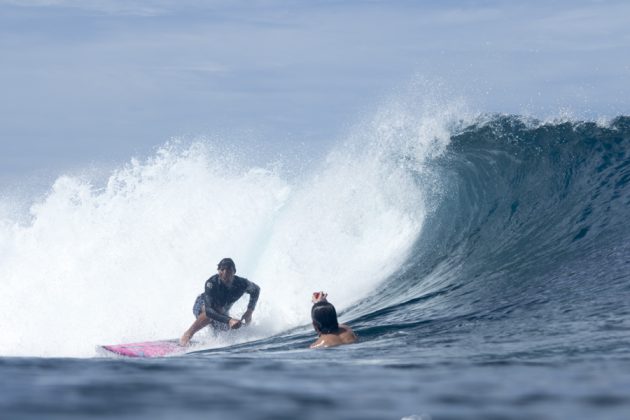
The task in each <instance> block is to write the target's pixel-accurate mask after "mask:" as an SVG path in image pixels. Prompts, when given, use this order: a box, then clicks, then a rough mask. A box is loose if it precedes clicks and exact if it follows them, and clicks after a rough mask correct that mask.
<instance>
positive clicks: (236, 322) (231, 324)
mask: <svg viewBox="0 0 630 420" xmlns="http://www.w3.org/2000/svg"><path fill="white" fill-rule="evenodd" d="M242 325H243V323H242V322H241V321H239V320H238V319H234V318H230V320H229V321H228V326H229V327H230V329H231V330H237V329H239V328H241V326H242Z"/></svg>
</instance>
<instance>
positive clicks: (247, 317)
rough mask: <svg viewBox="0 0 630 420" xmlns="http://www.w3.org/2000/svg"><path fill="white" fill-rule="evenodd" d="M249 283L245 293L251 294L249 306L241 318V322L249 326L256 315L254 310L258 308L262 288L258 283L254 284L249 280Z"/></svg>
mask: <svg viewBox="0 0 630 420" xmlns="http://www.w3.org/2000/svg"><path fill="white" fill-rule="evenodd" d="M246 281H247V288H246V289H245V293H248V294H249V304H248V305H247V310H246V311H245V313H244V314H243V316H242V317H241V321H243V322H245V323H246V324H249V323H250V322H252V314H253V313H254V309H255V308H256V302H258V296H259V295H260V287H258V285H257V284H256V283H253V282H251V281H249V280H246Z"/></svg>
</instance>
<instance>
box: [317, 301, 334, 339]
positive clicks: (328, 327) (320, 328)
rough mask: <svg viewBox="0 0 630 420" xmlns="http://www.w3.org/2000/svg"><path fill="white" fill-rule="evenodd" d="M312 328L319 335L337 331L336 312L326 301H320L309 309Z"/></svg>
mask: <svg viewBox="0 0 630 420" xmlns="http://www.w3.org/2000/svg"><path fill="white" fill-rule="evenodd" d="M311 319H312V320H313V328H315V331H317V332H318V333H320V334H331V333H334V332H336V331H337V330H338V329H339V322H338V321H337V311H336V310H335V307H334V306H333V305H332V304H331V303H330V302H326V301H320V302H317V303H315V304H314V305H313V307H312V308H311Z"/></svg>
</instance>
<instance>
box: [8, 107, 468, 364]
mask: <svg viewBox="0 0 630 420" xmlns="http://www.w3.org/2000/svg"><path fill="white" fill-rule="evenodd" d="M431 109H433V108H431V107H428V106H424V107H420V108H418V107H410V106H408V104H402V103H396V102H395V101H392V102H390V103H388V105H387V106H386V107H383V110H382V111H381V112H379V113H377V116H376V117H374V118H371V119H369V120H368V121H366V122H365V123H363V124H358V127H357V128H356V129H355V130H354V131H353V134H352V135H350V136H349V140H347V141H345V142H343V143H342V144H340V145H339V146H338V147H337V148H335V149H334V150H333V151H332V152H331V153H330V154H329V155H328V157H327V159H326V160H325V162H323V163H322V165H321V166H320V167H319V168H318V169H316V170H314V171H313V173H311V174H308V175H304V176H303V177H302V178H300V179H288V177H286V176H283V175H282V174H281V173H280V172H279V171H276V170H270V169H264V168H257V167H249V168H248V167H243V166H242V165H240V164H239V158H238V156H235V155H231V157H226V156H225V154H223V153H221V150H220V147H219V146H217V145H216V144H214V145H213V144H208V143H204V142H196V143H193V144H191V145H188V146H186V147H183V146H179V147H178V146H177V145H171V144H169V145H166V146H164V147H162V148H161V149H160V150H159V151H158V152H157V153H156V154H155V156H154V157H152V158H150V159H147V160H146V161H142V162H141V161H137V160H132V161H131V162H130V163H129V164H127V165H125V166H124V167H122V168H119V169H117V170H115V171H113V172H112V173H111V174H110V175H109V176H108V177H107V180H106V182H101V183H99V181H98V180H94V179H89V178H87V177H82V176H76V175H73V176H69V175H66V176H61V177H59V178H58V179H57V180H56V181H55V182H54V184H53V185H52V187H51V189H50V191H49V192H48V193H47V195H46V196H45V197H41V198H39V199H35V203H34V204H33V205H32V206H31V209H30V215H29V217H28V218H25V217H24V215H21V214H13V215H11V214H10V213H11V212H10V211H8V210H6V211H4V214H3V215H2V220H0V240H1V242H0V244H1V245H0V279H1V280H0V281H1V285H2V293H0V329H1V330H2V334H1V335H0V355H3V356H9V355H11V356H92V355H94V346H95V345H97V344H111V343H120V342H131V341H141V340H153V339H162V338H173V337H178V336H180V335H181V333H182V332H183V331H184V330H185V329H186V328H187V327H188V325H189V324H190V323H191V322H192V320H193V317H192V313H191V306H192V303H193V301H194V298H195V297H196V295H197V294H198V293H200V292H201V291H202V288H203V283H204V281H205V279H206V278H207V277H209V276H210V275H212V274H213V272H214V270H215V267H216V262H217V261H218V260H219V259H221V258H222V257H226V256H231V257H233V258H234V259H235V261H236V264H237V269H238V274H240V275H243V276H245V277H248V278H250V279H251V280H253V281H255V282H256V283H258V284H259V285H260V286H261V288H262V294H261V297H260V301H259V306H258V308H257V310H256V312H255V315H254V324H255V328H253V329H252V330H251V331H253V332H248V333H247V334H245V335H243V336H242V337H241V339H251V338H256V337H263V336H267V335H270V334H274V333H278V332H281V331H282V330H284V329H287V328H290V327H294V326H297V325H300V324H306V323H307V322H308V320H309V309H310V303H309V299H310V294H311V292H312V291H316V290H326V291H327V292H328V293H329V298H330V300H331V301H332V302H333V303H335V304H336V305H337V306H338V307H339V308H341V309H342V308H344V307H347V306H348V305H351V304H352V303H353V302H355V301H357V300H358V299H360V298H362V297H365V296H366V295H368V294H369V293H371V292H372V291H373V290H374V289H375V288H376V287H377V286H378V284H379V283H380V282H382V281H383V280H384V279H385V278H386V277H388V276H390V275H392V274H393V273H394V272H395V270H397V268H398V266H399V264H401V263H403V262H404V260H405V258H406V257H407V253H408V252H409V250H410V249H411V247H412V244H413V243H414V241H415V240H416V238H417V236H418V235H419V233H420V231H421V228H422V223H423V220H424V216H425V212H426V208H425V202H424V198H423V191H424V188H425V187H426V186H423V185H418V182H417V175H418V173H420V172H422V168H423V163H424V162H425V161H426V159H429V158H431V157H433V156H435V154H437V153H441V151H442V150H443V149H444V147H445V146H446V144H447V143H448V138H449V135H448V134H449V132H448V126H449V124H451V122H452V121H453V116H454V115H456V114H457V112H455V111H453V109H451V108H449V107H445V106H439V107H436V108H435V109H439V110H440V112H433V111H431ZM13 207H15V206H13ZM13 207H12V206H10V205H8V204H6V205H2V206H1V208H3V209H10V208H13ZM15 208H19V206H17V207H15ZM7 213H9V214H7ZM25 219H28V221H27V222H24V220H25ZM246 300H247V299H243V300H242V301H241V302H239V303H238V304H237V305H235V307H234V308H233V313H234V314H235V315H236V314H240V312H241V311H242V310H243V309H244V305H245V303H246ZM201 337H205V336H203V335H202V336H201ZM243 337H244V338H243ZM225 344H226V343H225V340H221V341H216V342H214V343H212V342H211V343H210V344H209V345H210V346H216V345H225Z"/></svg>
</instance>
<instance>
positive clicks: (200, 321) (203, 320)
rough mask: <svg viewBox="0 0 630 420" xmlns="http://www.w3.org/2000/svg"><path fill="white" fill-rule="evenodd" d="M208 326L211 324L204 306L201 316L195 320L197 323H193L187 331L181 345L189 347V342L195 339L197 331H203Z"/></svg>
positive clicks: (180, 342) (181, 339)
mask: <svg viewBox="0 0 630 420" xmlns="http://www.w3.org/2000/svg"><path fill="white" fill-rule="evenodd" d="M208 324H210V320H209V319H208V317H207V316H206V311H205V308H204V307H203V306H202V307H201V312H200V313H199V316H198V317H197V319H195V322H193V323H192V325H191V326H190V328H188V330H186V332H185V333H184V335H182V338H180V339H179V344H180V345H182V346H187V345H188V342H190V339H191V338H192V337H193V335H195V333H196V332H197V331H199V330H200V329H202V328H203V327H205V326H206V325H208Z"/></svg>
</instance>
